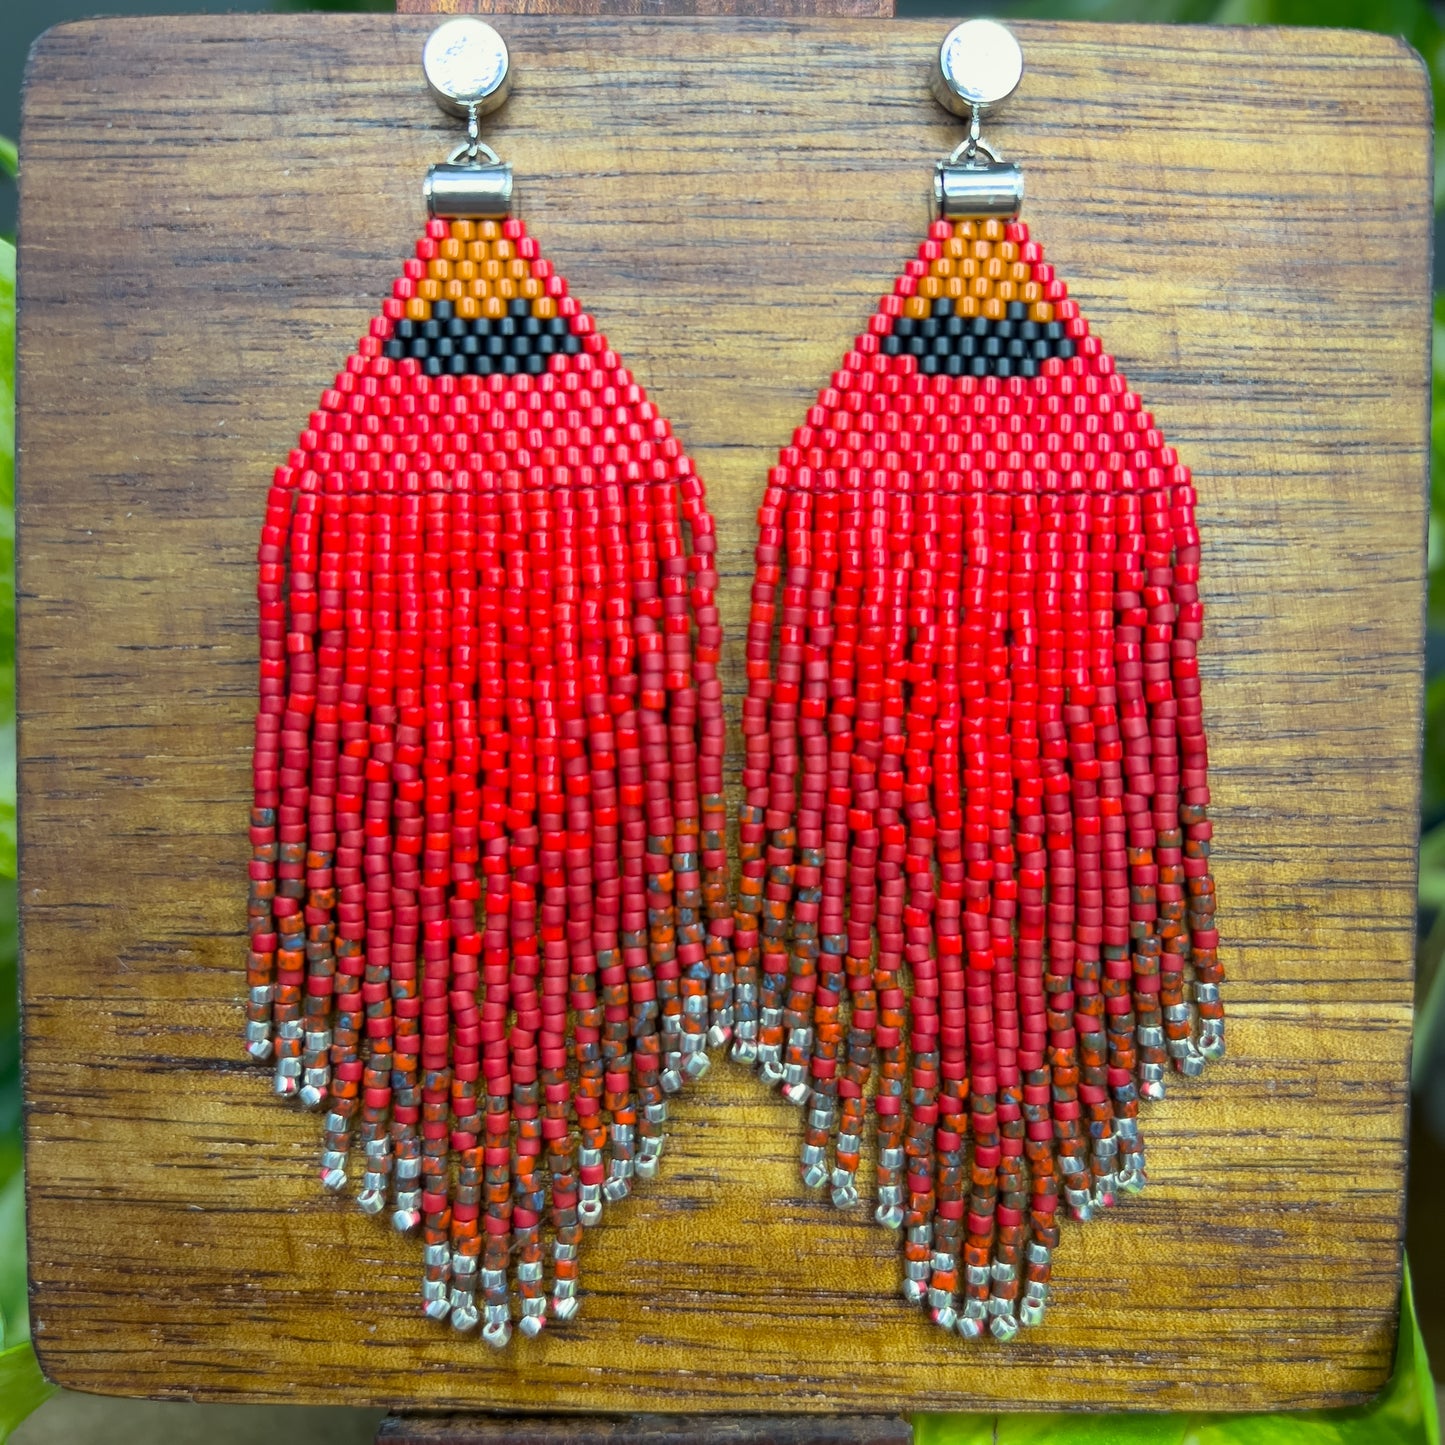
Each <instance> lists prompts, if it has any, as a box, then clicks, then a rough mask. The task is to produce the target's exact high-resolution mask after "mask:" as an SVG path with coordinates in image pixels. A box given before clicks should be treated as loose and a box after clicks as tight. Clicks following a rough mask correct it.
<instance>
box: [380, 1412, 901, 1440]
mask: <svg viewBox="0 0 1445 1445" xmlns="http://www.w3.org/2000/svg"><path fill="white" fill-rule="evenodd" d="M912 1442H913V1428H912V1426H911V1425H910V1424H909V1423H908V1421H907V1420H902V1419H899V1418H897V1417H896V1416H887V1415H850V1416H828V1415H821V1416H807V1415H616V1416H607V1415H576V1416H571V1415H565V1416H555V1415H553V1416H548V1415H390V1416H388V1417H387V1418H386V1419H385V1420H383V1421H382V1422H381V1426H380V1428H379V1429H378V1430H377V1432H376V1445H912Z"/></svg>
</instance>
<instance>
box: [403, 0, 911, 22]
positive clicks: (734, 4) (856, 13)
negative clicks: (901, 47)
mask: <svg viewBox="0 0 1445 1445" xmlns="http://www.w3.org/2000/svg"><path fill="white" fill-rule="evenodd" d="M396 10H397V14H399V15H639V16H641V15H649V16H651V15H709V16H719V15H761V16H771V17H772V18H774V19H783V18H785V17H788V16H807V15H831V16H837V17H839V18H851V19H855V20H862V19H868V18H870V17H871V18H872V19H874V20H891V19H892V18H893V0H396Z"/></svg>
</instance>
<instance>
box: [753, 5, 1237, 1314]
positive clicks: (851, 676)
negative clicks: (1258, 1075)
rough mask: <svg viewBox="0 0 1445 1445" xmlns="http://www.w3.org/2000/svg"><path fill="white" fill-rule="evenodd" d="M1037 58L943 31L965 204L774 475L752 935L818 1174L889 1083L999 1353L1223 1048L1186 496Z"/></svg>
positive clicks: (954, 1299) (1195, 551)
mask: <svg viewBox="0 0 1445 1445" xmlns="http://www.w3.org/2000/svg"><path fill="white" fill-rule="evenodd" d="M1021 74H1022V56H1021V55H1020V53H1019V49H1018V45H1017V43H1016V42H1015V41H1014V39H1013V37H1012V36H1011V35H1010V34H1009V32H1008V31H1007V30H1005V29H1004V28H1003V27H1002V26H1000V25H997V24H994V23H993V22H989V21H970V22H968V23H966V24H964V25H960V26H958V27H957V28H955V29H954V30H953V31H952V32H950V34H949V36H948V38H947V39H946V40H945V42H944V44H943V47H942V50H941V53H940V61H939V66H938V71H937V74H936V77H935V92H936V93H937V94H938V96H939V98H940V99H941V100H942V101H943V102H944V104H945V105H947V106H948V107H949V108H950V109H951V110H953V111H955V112H956V113H959V114H963V113H969V114H970V115H971V117H972V121H971V128H970V135H969V138H968V139H967V140H966V141H965V142H964V143H963V144H962V145H961V146H960V147H959V148H958V150H957V151H956V152H955V153H954V155H953V156H952V157H950V159H949V160H948V161H946V162H941V163H940V164H939V166H938V169H937V176H936V181H935V200H936V203H937V210H938V215H939V219H938V220H937V221H936V222H935V223H934V224H933V225H932V226H931V227H930V229H929V232H928V238H927V240H925V241H924V243H923V244H922V246H921V247H920V248H919V252H918V259H917V260H916V261H912V262H910V263H909V264H908V265H907V267H906V268H905V270H904V273H903V275H902V276H901V277H900V278H899V279H898V281H897V283H896V284H895V286H894V288H893V293H892V294H891V295H889V296H885V297H884V298H883V300H882V302H881V303H880V305H879V307H878V310H877V312H876V313H875V315H874V316H873V318H872V320H871V321H870V322H869V325H868V329H867V332H866V333H865V334H864V335H862V336H860V337H859V338H858V339H857V341H856V343H855V345H854V348H853V349H852V350H851V351H850V352H849V353H848V354H847V356H846V357H845V358H844V361H843V365H842V368H841V369H840V370H839V371H837V372H836V373H834V375H833V378H832V380H831V382H830V383H829V384H828V385H827V386H826V387H824V389H823V390H822V392H821V393H820V395H819V397H818V402H817V405H815V406H814V407H813V408H811V410H810V411H809V412H808V416H807V421H806V424H805V425H804V426H802V427H801V428H799V430H798V431H797V433H796V434H795V436H794V438H793V444H792V445H791V446H788V447H785V448H784V449H783V451H782V453H781V455H780V457H779V460H778V465H777V467H776V468H775V469H774V470H773V472H772V473H771V475H770V477H769V481H768V488H767V493H766V495H765V497H764V500H763V505H762V507H761V509H760V511H759V515H758V521H759V539H758V548H757V572H756V576H755V580H754V585H753V604H752V617H751V622H750V624H749V628H748V637H747V674H748V694H747V698H746V701H745V702H744V704H743V734H744V741H745V744H746V758H745V762H744V768H745V771H744V774H743V784H744V790H745V805H744V807H743V809H742V814H741V819H740V842H741V853H742V882H741V895H740V898H739V901H738V913H737V929H736V932H735V935H734V942H735V945H736V955H735V959H736V968H737V974H736V977H737V999H738V1023H737V1042H736V1044H735V1045H734V1056H735V1057H737V1058H741V1059H743V1060H745V1061H751V1062H754V1063H755V1064H756V1066H757V1067H758V1069H759V1071H760V1072H761V1074H762V1076H763V1077H764V1078H765V1079H767V1080H770V1081H772V1082H775V1083H780V1084H781V1085H782V1088H783V1092H784V1093H785V1094H786V1095H787V1096H788V1097H789V1098H790V1099H792V1100H793V1101H794V1102H795V1103H798V1104H805V1105H806V1107H807V1109H808V1111H809V1112H808V1126H807V1134H806V1142H805V1145H804V1147H803V1177H804V1180H805V1182H806V1183H807V1184H808V1185H810V1186H813V1187H818V1186H821V1185H824V1184H828V1185H831V1189H832V1197H833V1199H834V1201H835V1203H837V1204H838V1205H840V1206H846V1205H850V1204H853V1203H855V1202H856V1200H857V1198H858V1194H857V1189H856V1185H855V1175H856V1171H857V1168H858V1159H859V1150H860V1141H861V1138H862V1135H863V1132H864V1125H865V1115H866V1113H867V1111H868V1102H867V1101H868V1097H869V1094H870V1090H871V1092H872V1100H873V1115H874V1118H875V1121H876V1132H877V1144H878V1205H877V1218H878V1220H879V1222H880V1223H882V1224H884V1225H886V1226H888V1227H890V1228H898V1227H900V1226H902V1227H903V1228H904V1231H905V1234H904V1241H905V1242H904V1258H905V1279H904V1283H903V1292H904V1295H905V1297H906V1298H907V1299H909V1300H911V1301H914V1302H918V1303H923V1302H926V1303H927V1305H928V1306H929V1307H930V1313H931V1317H932V1319H933V1320H934V1322H935V1323H937V1324H938V1325H941V1326H943V1327H944V1328H957V1330H958V1331H959V1333H960V1334H962V1335H964V1336H965V1337H966V1338H974V1337H977V1336H978V1335H980V1334H982V1333H983V1331H984V1330H985V1329H989V1330H991V1331H992V1333H993V1334H994V1335H995V1336H996V1337H998V1338H999V1339H1003V1340H1007V1339H1011V1338H1012V1337H1013V1336H1014V1335H1015V1334H1016V1333H1017V1330H1018V1327H1019V1325H1020V1324H1023V1325H1032V1324H1037V1323H1039V1322H1040V1321H1041V1320H1042V1318H1043V1314H1044V1306H1045V1302H1046V1300H1047V1297H1048V1281H1049V1274H1050V1261H1051V1255H1052V1252H1053V1250H1054V1248H1055V1246H1056V1244H1057V1241H1058V1234H1059V1231H1058V1227H1057V1224H1056V1214H1057V1206H1058V1203H1059V1194H1060V1192H1061V1191H1062V1193H1063V1196H1064V1200H1065V1202H1066V1204H1067V1207H1068V1209H1069V1212H1070V1213H1071V1214H1072V1215H1073V1217H1074V1218H1075V1219H1079V1220H1086V1219H1088V1218H1089V1217H1090V1215H1091V1213H1092V1211H1093V1210H1095V1209H1096V1208H1099V1207H1102V1206H1107V1205H1110V1204H1112V1203H1113V1202H1114V1199H1115V1195H1116V1192H1118V1191H1120V1190H1122V1191H1126V1192H1127V1191H1135V1190H1138V1189H1139V1188H1141V1187H1142V1185H1143V1183H1144V1149H1143V1143H1142V1141H1141V1139H1140V1136H1139V1132H1138V1127H1137V1122H1136V1115H1137V1113H1138V1101H1139V1099H1140V1098H1141V1097H1143V1098H1158V1097H1160V1096H1162V1094H1163V1092H1164V1077H1165V1073H1166V1070H1167V1067H1168V1065H1169V1064H1170V1063H1172V1065H1173V1067H1174V1069H1175V1070H1177V1071H1179V1072H1180V1073H1183V1074H1185V1075H1193V1074H1197V1073H1198V1072H1199V1071H1200V1070H1201V1069H1202V1067H1203V1065H1204V1061H1205V1059H1206V1058H1217V1057H1219V1056H1220V1055H1222V1054H1223V1052H1224V1033H1223V1014H1222V1011H1221V1007H1220V1002H1219V984H1220V981H1221V978H1222V970H1221V968H1220V965H1219V961H1218V954H1217V942H1218V939H1217V934H1216V932H1215V924H1214V916H1213V915H1214V884H1213V881H1212V880H1211V878H1210V873H1209V847H1210V843H1209V840H1210V824H1209V821H1208V811H1207V810H1208V803H1209V788H1208V782H1207V776H1206V769H1207V761H1206V748H1205V737H1204V727H1203V721H1202V716H1201V710H1200V695H1199V673H1198V666H1197V663H1196V660H1195V648H1196V644H1197V642H1198V640H1199V638H1200V635H1201V631H1202V621H1203V609H1202V606H1201V603H1200V601H1199V591H1198V585H1197V582H1198V575H1199V534H1198V531H1197V530H1196V527H1195V519H1194V503H1195V493H1194V488H1193V486H1192V485H1191V481H1190V474H1189V471H1188V469H1187V468H1186V467H1184V466H1183V465H1181V464H1180V462H1179V461H1178V459H1177V457H1176V456H1175V453H1174V450H1173V449H1172V448H1171V447H1169V446H1168V445H1166V443H1165V442H1164V439H1163V437H1162V436H1161V435H1160V433H1159V430H1158V429H1157V427H1156V426H1155V425H1154V420H1153V418H1152V417H1151V416H1150V414H1149V413H1148V412H1147V411H1145V410H1144V408H1143V406H1142V405H1141V403H1140V401H1139V398H1138V397H1137V396H1136V395H1135V394H1134V392H1132V391H1131V390H1130V389H1129V387H1128V385H1127V384H1126V382H1125V379H1124V377H1123V376H1122V375H1121V374H1120V373H1119V372H1118V371H1117V370H1116V369H1115V365H1114V361H1113V358H1112V357H1111V356H1110V355H1109V354H1108V353H1107V352H1106V351H1105V350H1104V349H1103V347H1102V346H1101V345H1100V344H1099V341H1098V339H1097V338H1096V337H1095V336H1093V335H1092V334H1091V333H1090V330H1089V326H1088V323H1087V322H1086V321H1085V320H1084V318H1083V317H1082V316H1081V315H1080V313H1079V308H1078V305H1077V304H1076V303H1075V302H1073V301H1071V300H1069V299H1068V292H1067V289H1066V288H1065V286H1064V283H1063V282H1062V281H1060V280H1058V279H1057V277H1056V276H1055V275H1054V271H1053V268H1052V267H1051V266H1049V265H1048V264H1047V263H1046V262H1045V260H1044V255H1043V251H1042V249H1041V248H1040V247H1039V245H1038V243H1037V242H1035V241H1033V240H1031V239H1030V237H1029V232H1028V228H1027V227H1026V226H1024V225H1023V224H1021V223H1019V222H1018V221H1016V220H1014V219H1013V217H1015V216H1016V215H1017V213H1018V205H1019V201H1020V200H1021V198H1022V189H1023V188H1022V177H1021V174H1020V172H1019V169H1018V167H1017V166H1016V165H1011V164H1006V163H1004V162H1001V161H999V160H998V159H997V158H996V156H995V155H994V154H993V152H992V151H991V150H990V149H988V147H986V146H985V145H984V143H983V142H982V141H981V139H980V137H979V116H980V113H981V111H982V110H983V109H984V107H985V106H987V105H991V104H995V103H997V102H998V101H1001V100H1003V99H1004V98H1006V97H1007V96H1008V95H1009V94H1011V93H1012V91H1013V90H1014V88H1015V87H1016V86H1017V84H1018V81H1019V79H1020V77H1021ZM755 983H756V984H757V986H758V990H759V996H758V1007H756V1008H754V1006H753V1004H752V1002H751V1000H752V998H753V985H754V984H755ZM960 1264H962V1266H963V1269H962V1276H961V1277H960V1268H959V1266H960ZM960 1286H962V1288H961V1290H960Z"/></svg>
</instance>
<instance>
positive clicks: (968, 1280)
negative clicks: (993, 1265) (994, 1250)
mask: <svg viewBox="0 0 1445 1445" xmlns="http://www.w3.org/2000/svg"><path fill="white" fill-rule="evenodd" d="M963 1280H964V1283H965V1284H971V1285H972V1286H973V1287H974V1288H975V1289H979V1288H981V1287H982V1286H984V1285H986V1284H987V1283H988V1280H989V1270H988V1266H987V1265H986V1264H966V1265H964V1267H963Z"/></svg>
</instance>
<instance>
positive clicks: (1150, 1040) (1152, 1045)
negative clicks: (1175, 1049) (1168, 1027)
mask: <svg viewBox="0 0 1445 1445" xmlns="http://www.w3.org/2000/svg"><path fill="white" fill-rule="evenodd" d="M1134 1039H1135V1042H1136V1043H1137V1044H1138V1045H1139V1047H1140V1048H1141V1049H1157V1048H1159V1047H1160V1046H1161V1045H1162V1044H1163V1042H1164V1030H1163V1029H1157V1028H1147V1029H1146V1028H1143V1027H1140V1028H1137V1029H1135V1030H1134Z"/></svg>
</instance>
